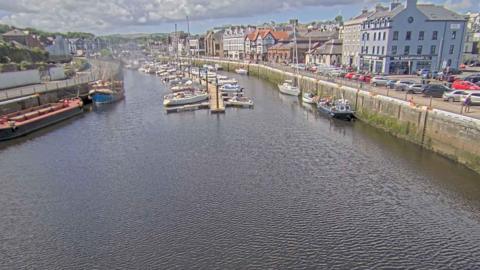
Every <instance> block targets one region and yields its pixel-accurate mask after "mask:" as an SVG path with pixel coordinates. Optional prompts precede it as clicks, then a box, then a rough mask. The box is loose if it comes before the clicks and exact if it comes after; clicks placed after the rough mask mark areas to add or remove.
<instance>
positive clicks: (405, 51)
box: [403, 46, 410, 55]
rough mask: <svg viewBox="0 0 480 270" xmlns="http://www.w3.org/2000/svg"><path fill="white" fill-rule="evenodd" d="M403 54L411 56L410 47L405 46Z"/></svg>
mask: <svg viewBox="0 0 480 270" xmlns="http://www.w3.org/2000/svg"><path fill="white" fill-rule="evenodd" d="M403 54H404V55H409V54H410V46H405V48H404V49H403Z"/></svg>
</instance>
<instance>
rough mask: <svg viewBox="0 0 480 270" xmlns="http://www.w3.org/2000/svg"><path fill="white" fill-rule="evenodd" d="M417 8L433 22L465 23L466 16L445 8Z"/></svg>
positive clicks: (423, 6)
mask: <svg viewBox="0 0 480 270" xmlns="http://www.w3.org/2000/svg"><path fill="white" fill-rule="evenodd" d="M417 8H418V9H419V10H420V11H421V12H422V13H423V14H425V16H427V18H428V19H429V20H432V21H464V20H465V16H462V15H460V14H458V13H455V12H453V11H451V10H449V9H446V8H444V7H443V6H435V5H417Z"/></svg>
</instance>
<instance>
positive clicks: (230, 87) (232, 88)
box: [220, 84, 242, 92]
mask: <svg viewBox="0 0 480 270" xmlns="http://www.w3.org/2000/svg"><path fill="white" fill-rule="evenodd" d="M220 90H221V91H222V92H240V91H242V89H241V88H240V85H238V84H224V85H222V86H221V87H220Z"/></svg>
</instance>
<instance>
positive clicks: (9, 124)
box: [0, 98, 83, 141]
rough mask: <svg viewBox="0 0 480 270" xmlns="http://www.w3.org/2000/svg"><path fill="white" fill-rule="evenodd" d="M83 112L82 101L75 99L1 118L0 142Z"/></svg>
mask: <svg viewBox="0 0 480 270" xmlns="http://www.w3.org/2000/svg"><path fill="white" fill-rule="evenodd" d="M82 112H83V102H82V100H81V99H80V98H74V99H65V100H60V101H59V102H57V103H49V104H44V105H41V106H37V107H33V108H29V109H26V110H22V111H18V112H14V113H10V114H6V115H3V116H0V141H3V140H10V139H14V138H17V137H20V136H24V135H27V134H29V133H31V132H34V131H36V130H39V129H41V128H44V127H47V126H49V125H53V124H55V123H58V122H60V121H63V120H65V119H68V118H70V117H73V116H75V115H78V114H81V113H82Z"/></svg>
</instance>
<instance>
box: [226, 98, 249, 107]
mask: <svg viewBox="0 0 480 270" xmlns="http://www.w3.org/2000/svg"><path fill="white" fill-rule="evenodd" d="M227 102H228V104H229V105H231V106H237V107H253V100H251V99H250V98H248V97H241V96H233V97H231V98H229V99H228V100H227Z"/></svg>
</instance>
